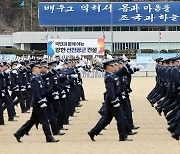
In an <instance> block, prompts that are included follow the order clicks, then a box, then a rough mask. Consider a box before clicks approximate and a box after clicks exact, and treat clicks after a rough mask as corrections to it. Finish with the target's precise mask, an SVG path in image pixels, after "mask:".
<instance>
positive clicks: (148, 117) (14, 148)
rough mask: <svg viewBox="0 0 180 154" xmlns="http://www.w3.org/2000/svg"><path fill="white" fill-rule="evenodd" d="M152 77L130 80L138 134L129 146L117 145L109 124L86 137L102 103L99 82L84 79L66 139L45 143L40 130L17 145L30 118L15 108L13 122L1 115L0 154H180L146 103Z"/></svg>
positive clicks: (161, 119)
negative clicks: (19, 131)
mask: <svg viewBox="0 0 180 154" xmlns="http://www.w3.org/2000/svg"><path fill="white" fill-rule="evenodd" d="M154 84H155V80H154V77H134V78H133V79H132V89H133V92H132V93H131V100H132V107H133V109H134V112H133V117H134V122H135V123H136V124H137V125H138V126H140V127H141V128H140V129H138V134H137V135H135V136H132V137H131V138H133V139H134V141H133V142H119V141H118V133H117V128H116V122H115V120H113V121H112V122H111V124H110V125H108V126H107V130H103V131H102V134H103V135H99V136H97V137H95V139H96V142H92V141H91V140H90V138H89V136H88V135H87V131H88V130H90V129H91V128H92V127H93V126H94V125H95V124H96V123H97V121H98V120H99V118H100V115H99V114H98V113H97V111H98V110H99V108H100V106H101V103H102V101H103V92H104V91H105V89H104V82H103V79H84V89H85V94H86V99H88V100H89V101H87V102H83V106H82V107H81V108H79V109H78V110H79V111H80V113H76V114H75V117H71V118H70V119H71V121H70V125H67V126H65V128H68V129H69V130H67V131H64V132H65V133H66V135H64V136H56V137H55V138H57V139H60V142H58V143H46V142H45V137H44V134H43V131H42V128H41V127H39V130H36V128H35V127H33V128H32V130H31V131H30V135H29V136H24V137H23V138H22V141H23V142H22V143H18V142H17V141H16V139H15V138H14V136H13V133H14V132H15V131H17V129H18V128H19V127H20V126H22V124H24V122H26V120H28V119H29V117H30V114H22V113H20V110H19V107H18V108H17V114H18V115H19V116H20V117H19V118H17V120H18V121H17V122H8V121H7V113H6V112H5V114H4V116H5V125H4V126H0V153H1V154H10V153H11V154H32V153H33V154H51V153H61V154H62V153H65V154H67V153H70V154H81V153H82V154H94V153H97V154H180V143H179V142H177V141H176V140H174V139H172V138H171V137H170V133H169V132H168V131H167V123H166V120H165V118H164V117H163V116H162V117H161V116H159V115H158V114H157V112H156V111H155V110H154V108H152V107H151V106H150V105H149V103H148V101H147V100H146V96H147V94H148V93H149V92H150V90H151V89H152V88H153V87H154Z"/></svg>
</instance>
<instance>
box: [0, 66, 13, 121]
mask: <svg viewBox="0 0 180 154" xmlns="http://www.w3.org/2000/svg"><path fill="white" fill-rule="evenodd" d="M9 73H10V70H5V69H4V66H3V67H1V76H0V79H1V96H2V97H1V101H2V104H3V106H2V111H4V110H5V109H6V108H7V112H8V121H16V120H15V119H14V116H15V109H14V106H13V101H12V99H11V97H10V95H9V92H8V85H9V84H8V77H9V75H10V74H9Z"/></svg>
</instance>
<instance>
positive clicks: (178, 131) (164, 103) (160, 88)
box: [147, 56, 180, 140]
mask: <svg viewBox="0 0 180 154" xmlns="http://www.w3.org/2000/svg"><path fill="white" fill-rule="evenodd" d="M156 63H157V64H156V74H157V76H156V85H155V87H154V89H153V90H152V91H151V92H150V93H149V95H148V96H147V99H148V100H149V102H150V104H151V106H152V107H155V109H156V110H157V112H158V114H159V115H162V113H164V116H165V118H166V120H167V123H168V128H167V129H168V131H169V132H170V133H171V136H172V137H173V138H175V139H176V140H179V139H180V67H179V66H180V57H178V56H177V57H172V58H166V59H163V58H157V59H156Z"/></svg>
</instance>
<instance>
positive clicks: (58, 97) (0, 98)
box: [0, 59, 86, 142]
mask: <svg viewBox="0 0 180 154" xmlns="http://www.w3.org/2000/svg"><path fill="white" fill-rule="evenodd" d="M78 63H79V59H64V60H61V61H51V62H47V61H45V60H41V59H39V60H38V59H36V60H34V59H30V60H22V61H12V62H10V63H8V62H5V61H3V62H1V63H0V125H5V120H4V115H3V112H4V110H6V109H7V113H8V121H17V120H16V119H17V118H18V117H19V116H18V115H17V114H16V106H18V104H20V108H21V112H22V113H30V111H31V110H30V108H31V107H32V108H33V109H32V113H31V117H30V119H29V120H28V121H27V122H26V123H25V124H24V125H23V126H22V127H20V129H19V130H18V131H17V132H15V133H14V136H15V138H16V139H17V141H18V142H21V138H22V137H23V136H24V135H29V131H30V130H31V128H32V127H33V126H34V125H35V126H36V128H37V129H38V125H39V124H42V128H43V131H44V134H45V137H46V141H47V142H58V141H59V140H56V139H54V137H53V135H64V134H65V133H62V132H60V130H66V129H65V128H64V127H63V126H64V125H68V124H69V117H70V116H73V115H74V113H75V112H78V111H76V108H77V107H80V106H82V104H80V102H81V101H85V100H86V99H85V96H84V89H83V86H82V77H81V74H80V72H79V70H82V66H80V65H78ZM80 68H81V69H80Z"/></svg>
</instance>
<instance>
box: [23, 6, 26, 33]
mask: <svg viewBox="0 0 180 154" xmlns="http://www.w3.org/2000/svg"><path fill="white" fill-rule="evenodd" d="M23 24H24V31H25V29H26V21H25V11H24V6H23Z"/></svg>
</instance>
